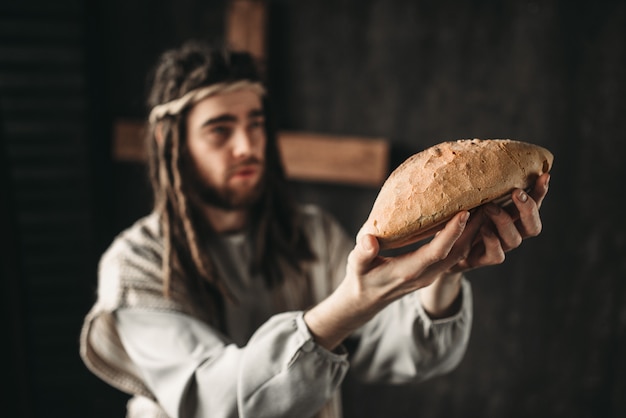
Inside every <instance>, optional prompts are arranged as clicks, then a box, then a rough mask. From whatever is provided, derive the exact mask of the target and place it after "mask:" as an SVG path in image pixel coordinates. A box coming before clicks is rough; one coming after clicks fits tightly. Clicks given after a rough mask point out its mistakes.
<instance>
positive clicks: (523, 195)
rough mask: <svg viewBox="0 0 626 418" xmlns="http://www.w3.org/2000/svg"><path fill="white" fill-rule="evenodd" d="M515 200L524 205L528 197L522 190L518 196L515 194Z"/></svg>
mask: <svg viewBox="0 0 626 418" xmlns="http://www.w3.org/2000/svg"><path fill="white" fill-rule="evenodd" d="M517 198H518V199H519V200H520V201H521V202H522V203H526V201H527V200H528V195H527V194H526V192H524V191H523V190H521V191H520V192H519V193H518V194H517Z"/></svg>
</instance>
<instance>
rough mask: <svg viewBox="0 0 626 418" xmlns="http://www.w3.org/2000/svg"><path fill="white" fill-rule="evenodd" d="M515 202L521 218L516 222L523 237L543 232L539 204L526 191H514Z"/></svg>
mask: <svg viewBox="0 0 626 418" xmlns="http://www.w3.org/2000/svg"><path fill="white" fill-rule="evenodd" d="M513 202H514V203H515V206H516V207H517V211H518V213H519V220H518V221H517V222H516V223H515V224H516V227H517V229H518V231H519V233H520V234H521V236H522V238H526V237H535V236H537V235H539V233H541V228H542V225H541V217H540V216H539V206H538V205H537V203H536V202H535V200H533V199H532V198H531V197H530V196H529V195H528V194H526V193H525V192H524V191H521V190H519V191H517V192H515V193H513Z"/></svg>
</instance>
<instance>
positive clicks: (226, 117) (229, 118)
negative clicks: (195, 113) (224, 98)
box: [201, 109, 265, 128]
mask: <svg viewBox="0 0 626 418" xmlns="http://www.w3.org/2000/svg"><path fill="white" fill-rule="evenodd" d="M263 116H265V114H264V113H263V110H262V109H252V110H251V111H249V112H248V119H254V118H258V117H263ZM236 121H237V117H236V116H235V115H233V114H231V113H225V114H223V115H219V116H216V117H214V118H209V119H207V120H205V121H204V123H203V124H202V125H201V127H202V128H204V127H205V126H210V125H215V124H217V123H224V122H236Z"/></svg>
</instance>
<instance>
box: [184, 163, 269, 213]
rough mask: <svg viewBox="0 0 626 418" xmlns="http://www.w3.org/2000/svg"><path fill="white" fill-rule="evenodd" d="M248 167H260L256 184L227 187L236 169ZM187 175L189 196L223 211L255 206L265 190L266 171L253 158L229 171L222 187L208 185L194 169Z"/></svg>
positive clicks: (261, 164)
mask: <svg viewBox="0 0 626 418" xmlns="http://www.w3.org/2000/svg"><path fill="white" fill-rule="evenodd" d="M249 165H256V166H258V167H261V175H260V177H259V178H258V180H257V182H256V183H255V184H253V185H251V186H249V187H245V188H243V187H240V188H237V187H231V186H229V183H228V180H229V179H230V177H231V176H232V175H233V174H234V173H235V172H236V171H237V169H240V168H241V167H245V166H249ZM187 174H188V178H189V180H190V185H191V187H190V195H191V197H192V199H193V200H195V201H197V202H198V203H200V204H204V205H209V206H214V207H217V208H220V209H224V210H238V209H248V208H251V207H253V206H254V205H256V203H257V202H258V201H259V200H260V199H261V196H262V195H263V193H264V192H265V190H266V177H267V176H266V170H265V168H264V167H263V163H262V162H261V161H259V160H258V159H257V158H254V157H251V158H249V159H247V160H246V161H243V162H242V163H240V164H238V165H237V166H235V167H233V168H232V169H231V170H229V172H228V173H227V174H226V178H225V179H224V182H223V184H224V185H223V186H222V187H217V186H215V185H213V184H208V182H206V181H205V180H204V179H203V178H202V177H201V176H200V175H199V174H198V173H197V170H195V169H191V170H189V171H188V173H187Z"/></svg>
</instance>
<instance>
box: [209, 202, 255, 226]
mask: <svg viewBox="0 0 626 418" xmlns="http://www.w3.org/2000/svg"><path fill="white" fill-rule="evenodd" d="M201 210H202V215H203V216H204V218H205V219H206V221H207V222H208V223H209V225H211V227H212V228H213V230H214V231H215V232H217V233H225V232H235V231H241V230H242V229H244V228H245V227H246V225H247V224H248V211H247V210H246V209H236V210H235V209H222V208H218V207H215V206H209V205H203V206H202V209H201Z"/></svg>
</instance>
